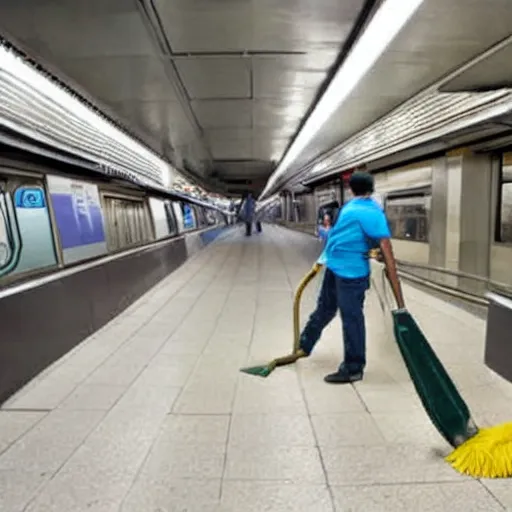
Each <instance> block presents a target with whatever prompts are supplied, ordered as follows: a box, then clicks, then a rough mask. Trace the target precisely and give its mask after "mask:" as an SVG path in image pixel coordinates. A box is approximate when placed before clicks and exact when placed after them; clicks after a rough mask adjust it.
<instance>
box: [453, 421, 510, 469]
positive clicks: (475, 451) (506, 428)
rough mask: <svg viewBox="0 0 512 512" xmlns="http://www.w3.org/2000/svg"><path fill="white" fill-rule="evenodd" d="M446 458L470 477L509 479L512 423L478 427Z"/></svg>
mask: <svg viewBox="0 0 512 512" xmlns="http://www.w3.org/2000/svg"><path fill="white" fill-rule="evenodd" d="M446 461H447V462H448V463H450V464H451V465H452V467H453V468H454V469H456V470H457V471H459V472H460V473H462V474H464V475H468V476H471V477H473V478H512V423H504V424H502V425H497V426H496V427H490V428H482V429H480V430H479V431H478V432H477V433H476V434H475V435H474V436H473V437H470V438H469V439H468V440H467V441H465V442H464V443H462V444H461V445H460V446H458V447H457V448H455V450H454V451H453V452H452V453H451V454H450V455H448V457H446Z"/></svg>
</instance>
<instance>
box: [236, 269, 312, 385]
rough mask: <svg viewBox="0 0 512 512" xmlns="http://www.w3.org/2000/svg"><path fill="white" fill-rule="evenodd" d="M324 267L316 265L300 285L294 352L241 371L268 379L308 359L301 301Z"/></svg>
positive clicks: (294, 325) (296, 305)
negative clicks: (302, 343) (302, 342)
mask: <svg viewBox="0 0 512 512" xmlns="http://www.w3.org/2000/svg"><path fill="white" fill-rule="evenodd" d="M321 268H322V265H319V264H318V263H316V264H315V265H314V266H313V268H312V269H311V270H310V271H309V272H308V273H307V274H306V275H305V276H304V278H303V279H302V281H301V282H300V283H299V286H298V287H297V290H296V292H295V296H294V299H293V350H292V352H291V353H290V354H288V355H286V356H283V357H278V358H276V359H273V360H272V361H270V362H269V363H267V364H265V365H263V366H251V367H249V368H241V369H240V371H241V372H244V373H248V374H249V375H257V376H258V377H268V376H269V375H270V374H271V373H272V372H273V371H274V370H275V369H276V368H277V367H278V366H286V365H289V364H293V363H295V361H297V360H299V359H301V358H303V357H307V354H306V353H305V352H304V351H303V350H302V349H301V348H300V345H299V343H300V300H301V298H302V294H303V292H304V290H305V289H306V287H307V285H308V284H309V283H310V282H311V281H312V280H313V279H314V278H315V276H316V275H317V274H318V272H320V270H321Z"/></svg>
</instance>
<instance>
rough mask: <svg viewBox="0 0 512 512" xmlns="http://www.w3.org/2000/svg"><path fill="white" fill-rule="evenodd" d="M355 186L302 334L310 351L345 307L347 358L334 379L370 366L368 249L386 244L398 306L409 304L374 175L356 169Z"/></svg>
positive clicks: (352, 377) (330, 378) (356, 376)
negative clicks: (366, 303)
mask: <svg viewBox="0 0 512 512" xmlns="http://www.w3.org/2000/svg"><path fill="white" fill-rule="evenodd" d="M349 186H350V189H351V190H352V193H353V194H354V198H353V199H352V200H351V201H349V202H348V203H347V204H346V205H345V206H344V207H343V208H342V210H341V212H340V213H339V215H338V219H337V221H336V223H335V225H334V226H333V227H332V228H331V230H330V232H329V235H328V238H327V243H326V246H325V249H324V251H323V252H322V255H321V256H320V258H319V260H318V263H319V264H321V265H324V266H325V267H326V268H325V275H324V279H323V282H322V287H321V290H320V294H319V296H318V300H317V306H316V309H315V311H314V312H313V313H312V314H311V316H310V318H309V320H308V322H307V324H306V326H305V328H304V330H303V331H302V333H301V336H300V349H301V350H302V351H303V353H304V355H306V356H309V354H310V353H311V352H312V351H313V348H314V347H315V345H316V343H317V341H318V340H319V339H320V336H321V335H322V331H323V330H324V329H325V327H327V325H328V324H329V323H330V322H331V320H332V319H333V318H334V317H335V316H336V312H337V311H338V310H339V311H340V314H341V320H342V324H343V341H344V346H345V358H344V361H343V362H342V363H341V364H340V366H339V368H338V371H337V372H335V373H332V374H330V375H327V376H326V377H325V379H324V380H325V381H326V382H328V383H332V384H345V383H351V382H356V381H359V380H362V378H363V373H364V369H365V366H366V328H365V318H364V300H365V294H366V290H368V289H369V287H370V262H369V256H368V253H369V251H370V250H371V249H374V248H377V247H380V249H381V252H382V257H383V260H384V263H385V265H386V271H387V273H388V277H389V281H390V283H391V287H392V290H393V294H394V296H395V299H396V302H397V306H398V308H399V309H404V299H403V294H402V288H401V286H400V281H399V280H398V276H397V272H396V262H395V258H394V255H393V249H392V246H391V241H390V238H391V233H390V231H389V226H388V222H387V220H386V216H385V214H384V211H383V210H382V207H381V206H380V205H379V204H378V203H377V202H376V201H374V199H373V198H372V197H371V196H372V194H373V192H374V180H373V177H372V176H371V175H370V174H368V173H366V172H355V173H354V174H353V175H352V176H351V178H350V182H349Z"/></svg>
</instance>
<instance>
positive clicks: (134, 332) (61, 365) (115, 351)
mask: <svg viewBox="0 0 512 512" xmlns="http://www.w3.org/2000/svg"><path fill="white" fill-rule="evenodd" d="M195 275H197V274H194V276H192V277H191V278H190V279H188V280H187V281H186V282H185V283H184V284H183V285H182V286H181V287H180V288H179V290H181V289H182V288H184V287H185V286H186V285H187V284H188V282H189V281H190V280H191V279H193V277H195ZM146 293H147V292H146ZM173 297H174V295H173V296H172V297H170V298H169V299H168V300H166V302H165V303H164V305H163V306H162V307H161V308H160V309H159V310H157V311H156V312H155V313H154V314H153V315H151V316H150V317H149V318H148V319H146V321H145V322H143V323H142V324H141V325H140V326H139V327H138V328H136V329H135V330H134V331H133V332H132V333H131V334H130V335H129V336H128V337H127V338H126V340H125V341H124V342H123V343H121V344H120V345H119V346H118V347H117V348H116V349H115V350H114V351H113V352H110V353H108V354H106V355H105V357H103V358H101V361H100V362H99V363H98V364H97V365H96V366H95V367H94V368H92V369H91V370H90V371H89V372H87V373H86V374H85V375H84V377H83V378H82V379H80V380H79V381H77V382H75V383H73V384H75V385H74V386H73V387H72V389H71V390H70V392H69V393H68V394H66V395H65V396H64V397H63V398H62V400H61V401H60V402H59V403H58V405H57V406H56V407H55V408H54V409H52V410H56V409H57V408H58V406H59V405H61V404H62V403H63V402H65V401H66V400H67V399H68V398H69V397H70V396H71V395H72V394H73V393H74V392H75V391H76V390H77V388H78V387H80V386H81V385H82V384H84V383H85V382H86V381H87V379H89V377H91V375H92V374H93V373H94V372H95V371H96V370H98V369H99V368H100V367H101V366H103V365H104V364H105V363H107V361H109V360H111V359H113V358H114V356H115V355H116V354H117V353H118V352H119V350H120V349H122V348H123V347H124V346H126V345H127V344H128V343H129V342H130V341H132V340H133V338H134V337H135V336H136V335H137V334H138V333H139V331H140V330H141V329H142V328H143V327H145V326H146V325H148V324H149V322H151V320H152V319H153V318H154V317H155V316H156V315H157V313H158V312H159V311H160V310H161V309H162V308H163V307H165V305H167V304H168V302H170V300H172V298H173ZM173 332H174V331H173ZM91 336H92V335H91ZM166 340H167V339H166ZM84 341H85V342H86V345H87V344H88V343H87V339H86V340H84ZM81 343H83V342H80V343H79V344H78V345H77V346H76V347H75V349H76V350H77V353H79V352H80V351H81V350H82V349H83V348H85V346H84V347H80V345H81ZM79 347H80V348H79ZM63 357H65V355H64V356H63ZM68 362H69V358H67V359H66V360H64V361H62V363H60V364H58V365H57V366H56V367H55V368H54V369H53V370H52V371H51V372H49V373H48V374H47V375H46V376H45V377H44V378H47V377H50V376H51V374H52V372H53V371H54V370H57V369H58V368H61V367H63V366H64V365H65V364H66V363H68ZM143 370H144V368H142V370H141V372H142V371H143ZM43 371H44V370H43ZM141 372H139V373H138V374H137V376H136V377H135V379H136V378H137V377H138V376H139V375H140V373H141ZM35 379H37V376H36V377H35ZM135 379H133V380H132V381H130V383H129V384H128V388H129V387H130V386H131V384H132V383H133V381H134V380H135ZM41 382H42V380H39V382H36V383H35V385H34V386H33V387H32V388H31V389H29V390H28V391H27V393H30V391H32V390H33V389H35V388H37V385H38V384H40V383H41ZM28 384H30V383H28ZM128 388H127V389H128ZM20 391H22V390H20ZM23 396H24V395H21V396H20V398H19V399H20V400H21V399H23Z"/></svg>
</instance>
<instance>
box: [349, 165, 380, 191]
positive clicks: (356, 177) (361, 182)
mask: <svg viewBox="0 0 512 512" xmlns="http://www.w3.org/2000/svg"><path fill="white" fill-rule="evenodd" d="M348 184H349V187H350V190H352V193H353V194H354V195H355V196H364V195H366V194H373V191H374V180H373V176H372V175H371V174H370V173H368V172H363V171H356V172H354V173H353V174H352V176H350V181H349V182H348Z"/></svg>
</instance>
